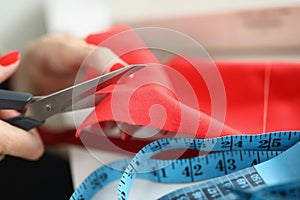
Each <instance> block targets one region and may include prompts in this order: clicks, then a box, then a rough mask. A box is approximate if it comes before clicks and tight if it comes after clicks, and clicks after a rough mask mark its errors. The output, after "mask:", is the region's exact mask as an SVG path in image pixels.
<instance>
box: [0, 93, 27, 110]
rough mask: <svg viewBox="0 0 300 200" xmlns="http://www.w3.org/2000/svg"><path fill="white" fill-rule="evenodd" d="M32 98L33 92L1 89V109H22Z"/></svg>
mask: <svg viewBox="0 0 300 200" xmlns="http://www.w3.org/2000/svg"><path fill="white" fill-rule="evenodd" d="M31 99H32V94H29V93H23V92H15V91H10V90H2V89H0V109H14V110H21V109H23V108H24V107H25V106H26V104H27V103H28V102H29V101H30V100H31Z"/></svg>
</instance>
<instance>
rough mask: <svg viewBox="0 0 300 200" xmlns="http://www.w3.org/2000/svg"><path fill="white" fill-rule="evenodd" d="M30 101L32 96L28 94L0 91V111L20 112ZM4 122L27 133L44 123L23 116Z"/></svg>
mask: <svg viewBox="0 0 300 200" xmlns="http://www.w3.org/2000/svg"><path fill="white" fill-rule="evenodd" d="M31 99H32V94H29V93H24V92H15V91H10V90H1V89H0V109H14V110H22V109H23V108H25V106H26V104H27V103H29V102H30V101H31ZM4 121H6V122H8V123H10V124H11V125H14V126H16V127H19V128H22V129H24V130H27V131H28V130H30V129H32V128H35V127H38V126H40V125H42V124H43V123H44V121H40V120H36V119H33V118H30V117H26V116H24V115H20V116H17V117H14V118H10V119H5V120H4Z"/></svg>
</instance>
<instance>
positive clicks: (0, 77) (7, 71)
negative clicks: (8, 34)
mask: <svg viewBox="0 0 300 200" xmlns="http://www.w3.org/2000/svg"><path fill="white" fill-rule="evenodd" d="M19 61H20V53H19V52H18V51H13V52H10V53H8V54H6V55H4V56H2V57H1V58H0V83H2V82H3V81H5V80H6V79H8V78H9V77H10V76H11V75H12V74H13V73H14V72H15V71H16V69H17V68H18V65H19Z"/></svg>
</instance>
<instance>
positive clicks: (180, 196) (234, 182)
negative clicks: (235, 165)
mask: <svg viewBox="0 0 300 200" xmlns="http://www.w3.org/2000/svg"><path fill="white" fill-rule="evenodd" d="M299 152H300V143H298V144H296V145H294V146H293V147H292V148H291V149H289V150H288V151H287V152H284V154H282V155H280V156H279V157H276V158H275V159H272V160H269V161H268V162H266V163H262V164H260V165H257V166H254V167H249V168H246V169H243V170H240V171H238V172H234V173H231V174H228V175H226V176H222V177H218V178H215V179H212V180H210V181H207V182H205V183H202V184H199V185H193V186H190V187H186V188H182V189H179V190H176V191H175V192H171V193H169V194H167V195H165V196H163V197H161V198H159V200H185V199H192V200H193V199H197V200H211V199H218V200H221V199H222V200H223V199H224V200H225V199H232V200H234V199H241V198H240V197H239V198H238V197H237V196H236V195H234V193H230V192H229V191H230V190H228V189H224V188H235V189H236V190H238V191H239V190H247V191H248V194H250V195H251V196H250V197H248V198H246V199H250V198H251V199H253V200H254V199H255V200H258V199H266V196H269V199H274V198H278V199H280V198H282V197H283V196H282V195H283V192H284V194H285V195H288V191H290V190H291V188H290V187H292V188H293V189H294V190H296V193H293V195H294V196H291V195H289V199H290V200H292V199H295V200H296V199H299V198H300V173H299V172H297V175H296V176H292V175H293V173H290V176H288V179H289V180H288V181H287V177H285V178H284V179H282V178H281V177H279V178H277V179H278V180H277V182H284V183H285V184H283V185H275V186H269V187H266V186H267V184H270V183H272V182H274V181H270V180H267V179H264V178H263V176H264V171H263V170H262V169H264V170H268V171H269V172H272V173H271V175H272V178H274V179H276V175H277V174H278V173H277V172H278V171H279V170H281V171H282V168H284V167H286V166H294V167H296V169H298V166H297V165H296V166H295V164H298V165H299V163H300V162H299V161H298V159H297V158H298V155H299ZM283 159H284V160H283ZM280 161H285V162H281V163H280ZM266 164H267V165H266ZM270 166H273V168H272V170H270ZM274 168H275V170H274ZM276 168H278V169H277V170H276ZM290 170H291V169H290ZM296 171H298V170H296ZM268 176H269V177H270V175H268ZM288 182H291V183H288ZM225 183H226V184H225ZM222 188H223V189H222ZM258 188H262V189H261V190H258ZM207 191H208V192H207ZM224 191H225V192H224ZM274 191H277V192H274ZM280 191H281V192H280Z"/></svg>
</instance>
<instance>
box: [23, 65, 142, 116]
mask: <svg viewBox="0 0 300 200" xmlns="http://www.w3.org/2000/svg"><path fill="white" fill-rule="evenodd" d="M145 66H146V65H144V64H135V65H129V66H127V67H124V68H121V69H119V70H116V71H113V72H111V73H108V74H104V75H102V76H98V77H96V78H94V79H91V80H88V81H85V82H82V83H79V84H77V85H74V86H71V87H69V88H66V89H63V90H60V91H58V92H55V93H53V94H50V95H47V96H44V97H41V98H39V99H37V100H35V101H33V102H32V103H30V104H29V106H28V109H27V111H26V113H25V116H27V117H31V118H34V119H38V120H45V119H47V118H48V117H51V116H52V115H55V114H59V113H63V112H68V111H72V109H74V110H79V109H84V108H88V107H92V106H94V105H95V104H78V105H76V104H75V105H76V106H75V107H74V106H73V107H72V102H76V101H81V100H83V99H84V98H90V99H91V100H92V98H93V96H94V93H95V91H96V90H99V89H102V88H105V87H107V86H108V85H110V84H112V83H116V82H117V81H118V80H119V79H120V78H122V77H123V76H128V75H130V74H132V73H134V72H136V71H138V70H140V69H142V68H144V67H145ZM91 96H92V97H91ZM94 102H95V100H94Z"/></svg>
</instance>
